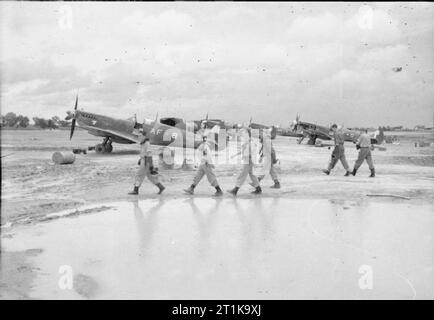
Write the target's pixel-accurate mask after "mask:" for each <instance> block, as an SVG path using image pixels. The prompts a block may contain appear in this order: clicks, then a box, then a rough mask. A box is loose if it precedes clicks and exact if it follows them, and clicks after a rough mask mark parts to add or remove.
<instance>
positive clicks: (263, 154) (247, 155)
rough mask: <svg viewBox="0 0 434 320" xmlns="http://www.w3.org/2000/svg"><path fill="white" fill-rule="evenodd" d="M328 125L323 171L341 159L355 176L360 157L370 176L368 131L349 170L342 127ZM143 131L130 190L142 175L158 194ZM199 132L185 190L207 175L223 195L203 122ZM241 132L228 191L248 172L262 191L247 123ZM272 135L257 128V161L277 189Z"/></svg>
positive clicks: (135, 191)
mask: <svg viewBox="0 0 434 320" xmlns="http://www.w3.org/2000/svg"><path fill="white" fill-rule="evenodd" d="M331 129H332V130H333V132H334V144H335V147H334V149H333V151H332V154H331V160H330V162H329V165H328V168H327V169H324V170H323V172H324V173H325V174H327V175H329V174H330V172H331V170H332V169H333V168H334V167H335V165H336V163H337V162H338V161H339V160H340V161H341V163H342V165H343V167H344V169H345V170H346V173H345V176H349V175H350V174H352V175H353V176H355V175H356V172H357V170H358V169H359V168H360V166H361V165H362V163H363V161H365V160H366V162H367V163H368V166H369V169H370V171H371V175H370V177H375V168H374V164H373V162H372V155H371V138H370V137H369V135H368V133H367V131H365V132H364V133H362V134H361V135H360V136H359V138H358V139H357V141H356V148H357V149H358V150H359V155H358V158H357V160H356V162H355V164H354V168H353V171H352V172H351V171H350V169H349V166H348V162H347V160H346V158H345V148H344V134H343V132H342V131H341V130H338V127H337V125H336V124H334V125H332V127H331ZM142 134H143V137H142V139H141V141H140V159H139V161H138V165H139V170H138V171H137V174H136V177H135V183H134V189H133V191H131V192H129V194H132V195H137V194H138V193H139V188H140V186H141V185H142V183H143V181H144V179H145V177H147V178H148V179H149V181H151V182H152V183H153V184H154V185H156V186H157V187H158V189H159V191H158V194H161V193H162V192H163V191H164V189H165V187H164V186H163V185H162V184H161V182H160V176H159V174H158V169H157V168H155V167H154V166H153V161H152V151H151V149H150V147H151V145H150V141H149V137H148V134H147V132H145V131H143V132H142ZM201 135H202V142H201V144H200V145H199V147H198V151H199V153H200V155H201V161H200V164H199V167H198V169H197V171H196V175H195V176H194V178H193V183H192V184H191V185H190V187H189V188H188V189H185V190H184V192H185V193H187V194H190V195H192V194H194V189H195V188H196V186H197V185H198V184H199V182H200V181H201V180H202V178H203V177H204V176H205V175H206V177H207V179H208V182H209V183H210V184H211V186H213V187H214V188H215V189H216V192H215V194H214V196H217V197H219V196H222V195H223V191H222V189H221V188H220V185H219V183H218V181H217V177H216V175H215V173H214V169H215V166H214V163H213V160H212V151H211V145H210V143H209V142H208V137H207V134H206V130H205V128H204V126H202V128H201ZM240 135H241V138H242V139H241V141H242V144H241V151H240V152H239V153H238V154H241V158H242V168H241V171H240V172H239V174H238V176H237V179H236V182H235V186H234V188H233V189H231V190H230V191H228V192H229V193H230V194H232V195H233V196H236V195H237V193H238V190H239V189H240V188H241V186H242V185H243V184H244V182H245V181H246V179H247V176H249V177H250V180H251V182H250V185H251V186H253V187H254V188H255V190H254V191H253V192H252V193H253V194H261V193H262V189H261V186H260V182H261V180H262V179H263V178H264V177H265V174H263V175H260V176H256V175H255V174H254V172H253V168H254V162H253V159H252V135H251V129H250V128H249V127H244V128H242V129H241V130H240ZM273 138H274V137H271V136H270V132H269V131H268V130H261V131H260V134H259V142H260V143H261V147H260V150H259V159H260V160H259V161H260V162H262V161H263V162H264V163H265V167H266V168H267V171H268V172H269V174H270V176H271V178H272V179H273V181H274V184H273V185H272V186H271V188H274V189H279V188H280V182H279V179H278V177H277V173H276V169H275V164H276V163H277V162H278V160H277V158H276V152H275V150H274V147H273V144H272V142H271V139H273Z"/></svg>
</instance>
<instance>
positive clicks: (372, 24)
mask: <svg viewBox="0 0 434 320" xmlns="http://www.w3.org/2000/svg"><path fill="white" fill-rule="evenodd" d="M433 8H434V5H433V4H432V3H368V4H364V3H305V4H304V3H290V2H287V3H281V2H275V3H258V2H255V3H230V2H223V3H222V2H220V3H204V2H202V3H199V2H196V3H185V2H184V3H146V2H144V3H126V2H125V3H120V2H117V3H91V2H82V3H62V2H55V3H53V2H52V3H28V2H18V3H17V2H14V3H12V2H1V3H0V10H1V11H0V27H1V31H0V68H1V70H0V71H1V78H0V79H1V113H2V114H3V115H4V114H5V113H7V112H9V111H13V112H15V113H20V114H24V115H27V116H29V117H33V116H44V117H49V116H53V115H59V116H62V117H63V116H65V115H66V111H67V110H71V109H72V108H73V105H74V100H75V94H76V92H77V89H79V108H84V109H85V110H87V111H91V112H95V113H101V114H106V115H111V116H115V117H120V118H128V117H130V116H132V115H134V114H135V113H136V114H137V116H138V118H139V120H140V119H142V118H143V117H147V118H153V117H155V113H156V112H157V111H158V112H159V114H160V116H161V117H163V116H177V117H183V118H187V119H188V120H192V119H201V118H204V117H205V114H206V113H207V112H209V115H210V117H213V118H223V119H227V120H231V121H237V122H238V121H248V119H249V118H250V117H253V120H254V121H255V122H261V123H264V124H282V125H284V126H286V125H288V124H289V123H290V122H291V121H292V120H293V119H294V118H295V116H296V114H297V113H299V114H300V115H301V120H305V121H312V122H318V123H323V124H330V123H333V122H337V123H338V124H344V125H345V126H358V125H360V126H362V125H369V126H378V125H399V124H402V125H405V126H414V125H416V124H425V125H429V126H432V125H433V112H434V91H433V88H434V87H433V84H434V81H433V64H434V11H433ZM394 68H402V71H400V72H398V70H399V69H394Z"/></svg>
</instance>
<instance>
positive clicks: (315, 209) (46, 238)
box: [0, 131, 434, 299]
mask: <svg viewBox="0 0 434 320" xmlns="http://www.w3.org/2000/svg"><path fill="white" fill-rule="evenodd" d="M68 134H69V133H68V132H67V131H53V132H48V131H33V132H32V131H2V137H1V138H2V141H1V145H2V155H5V154H9V153H13V155H10V156H8V157H5V158H2V207H1V210H2V220H1V221H2V228H1V253H2V255H1V279H0V297H1V298H3V299H10V298H29V299H46V298H51V299H130V298H138V299H432V298H433V297H434V290H433V286H432V284H433V283H434V275H433V261H434V238H433V235H434V216H433V214H432V212H433V203H434V197H433V195H434V192H433V182H434V164H433V147H428V148H415V147H414V139H416V138H414V137H413V136H412V134H413V133H409V134H408V136H405V137H401V145H386V147H387V150H386V151H374V153H373V157H374V162H375V165H376V168H377V177H376V178H374V179H370V178H368V177H367V176H368V175H369V170H368V168H367V166H366V164H364V165H363V166H362V168H361V169H360V171H359V173H358V175H357V176H355V177H343V174H344V170H343V168H342V167H340V164H338V165H337V167H336V169H335V170H334V171H333V173H332V174H331V175H330V176H325V175H323V174H322V173H321V169H322V168H324V167H325V166H326V165H327V162H328V161H329V157H330V152H331V150H328V149H327V148H316V147H311V146H307V145H298V144H297V143H296V140H295V139H291V138H284V137H278V138H277V139H276V141H275V142H274V145H275V148H276V152H277V157H278V158H279V159H280V164H279V166H278V174H279V177H280V179H281V183H282V189H280V190H272V189H269V188H268V186H269V185H271V180H270V178H269V177H267V178H266V179H265V180H264V182H263V183H262V185H263V190H264V193H263V194H262V195H261V196H254V195H251V194H250V191H251V189H252V188H251V187H250V186H249V185H248V184H247V183H246V184H245V185H244V186H243V187H242V188H241V190H240V193H239V197H237V198H233V197H231V196H230V195H228V194H226V195H225V196H224V197H222V198H217V199H216V198H213V197H211V195H212V193H213V189H212V188H211V187H210V186H209V185H208V184H207V182H206V181H202V183H201V184H200V185H199V186H198V187H197V191H196V194H195V195H194V196H188V195H185V194H183V193H182V189H183V188H185V187H188V186H189V184H190V183H191V181H192V178H193V176H194V171H189V170H181V169H180V168H179V166H175V169H173V170H162V176H163V181H164V184H165V185H166V187H167V189H166V191H165V192H164V194H163V195H161V196H159V195H156V188H155V187H154V186H152V185H150V184H149V183H146V182H145V184H144V186H143V187H142V188H141V193H140V195H139V196H138V197H131V196H128V195H127V192H128V191H130V189H131V188H132V183H133V181H134V174H135V170H136V169H137V168H136V162H137V157H138V151H137V149H138V147H137V146H135V145H131V146H122V145H121V146H119V145H115V150H114V153H113V154H110V155H98V154H95V153H89V154H87V155H77V159H76V161H75V163H74V164H72V165H65V166H56V165H54V164H53V163H52V162H51V154H52V153H53V152H54V151H59V150H60V151H65V150H71V148H72V147H78V146H79V147H87V146H88V145H94V144H95V143H98V142H99V140H97V139H95V138H93V137H91V136H89V135H87V133H85V132H83V131H78V132H76V136H77V137H74V139H73V141H72V142H69V141H68V139H67V136H68ZM417 139H419V137H417ZM428 139H431V140H432V133H429V135H428ZM346 147H347V151H346V153H347V159H348V162H349V163H350V166H352V165H353V164H354V160H355V159H356V156H357V152H356V150H355V147H354V146H353V145H351V144H348V145H346ZM237 172H238V167H237V165H234V164H221V165H219V166H217V167H216V173H217V177H218V179H219V181H220V184H221V185H222V188H223V189H224V190H228V189H230V188H231V187H233V184H234V182H235V177H236V174H237ZM376 194H377V195H378V194H389V195H397V196H401V197H402V198H396V197H370V196H368V195H376ZM68 276H71V277H72V278H71V279H72V281H71V284H72V286H68Z"/></svg>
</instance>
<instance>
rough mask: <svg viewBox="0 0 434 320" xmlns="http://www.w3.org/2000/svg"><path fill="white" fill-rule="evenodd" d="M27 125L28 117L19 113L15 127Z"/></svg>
mask: <svg viewBox="0 0 434 320" xmlns="http://www.w3.org/2000/svg"><path fill="white" fill-rule="evenodd" d="M28 125H29V118H27V117H24V116H22V115H19V116H18V117H17V123H16V125H15V126H16V127H21V128H26V127H27V126H28Z"/></svg>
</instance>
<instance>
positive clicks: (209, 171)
mask: <svg viewBox="0 0 434 320" xmlns="http://www.w3.org/2000/svg"><path fill="white" fill-rule="evenodd" d="M205 173H206V177H207V179H208V181H209V183H210V184H211V185H212V186H213V187H214V188H215V189H216V192H215V194H214V195H215V196H221V195H222V194H223V191H222V189H220V186H219V183H218V181H217V178H216V176H215V174H214V165H212V164H206V165H205Z"/></svg>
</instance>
